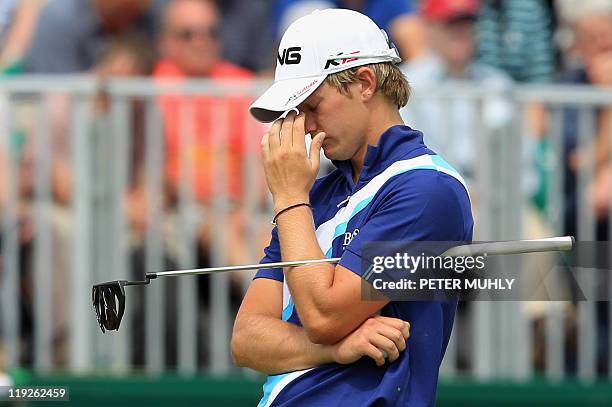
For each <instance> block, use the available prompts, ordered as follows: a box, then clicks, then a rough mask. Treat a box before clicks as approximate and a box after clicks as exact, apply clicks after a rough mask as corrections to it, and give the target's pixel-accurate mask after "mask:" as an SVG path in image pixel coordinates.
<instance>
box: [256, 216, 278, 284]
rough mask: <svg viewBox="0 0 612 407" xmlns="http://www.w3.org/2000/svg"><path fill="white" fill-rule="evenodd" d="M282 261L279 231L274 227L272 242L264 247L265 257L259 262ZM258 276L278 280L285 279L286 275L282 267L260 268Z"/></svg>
mask: <svg viewBox="0 0 612 407" xmlns="http://www.w3.org/2000/svg"><path fill="white" fill-rule="evenodd" d="M279 261H281V252H280V244H279V242H278V231H277V229H276V228H274V229H272V238H271V239H270V244H269V245H268V247H266V248H265V249H264V257H263V259H261V261H260V262H259V263H260V264H266V263H276V262H279ZM256 278H269V279H272V280H276V281H284V279H285V276H284V275H283V269H282V268H275V269H260V270H259V271H257V273H256V274H255V277H253V279H256Z"/></svg>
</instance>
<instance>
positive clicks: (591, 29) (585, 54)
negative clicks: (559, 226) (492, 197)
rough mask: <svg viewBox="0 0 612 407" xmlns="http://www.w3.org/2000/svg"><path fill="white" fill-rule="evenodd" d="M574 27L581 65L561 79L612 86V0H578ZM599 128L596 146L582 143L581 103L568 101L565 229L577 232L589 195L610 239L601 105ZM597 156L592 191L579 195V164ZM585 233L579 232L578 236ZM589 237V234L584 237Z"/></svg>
mask: <svg viewBox="0 0 612 407" xmlns="http://www.w3.org/2000/svg"><path fill="white" fill-rule="evenodd" d="M566 19H567V20H568V21H570V23H571V24H572V26H573V28H574V38H575V41H574V47H573V48H574V51H575V53H576V55H577V56H578V57H579V58H580V61H581V63H582V66H580V67H578V68H575V69H570V70H568V71H565V72H563V73H562V75H561V82H564V83H572V84H586V85H594V86H603V87H610V86H612V2H610V1H599V0H588V1H583V2H581V3H580V4H579V5H577V4H574V7H573V8H572V12H571V14H570V15H567V16H566ZM596 124H597V126H596V134H594V135H593V137H591V138H590V139H592V140H595V141H594V145H593V146H583V150H582V151H578V150H577V144H578V109H576V108H574V107H569V108H567V109H565V110H564V115H563V133H564V142H565V153H566V159H567V167H566V176H565V179H566V202H565V205H564V206H565V209H566V214H565V215H566V216H565V230H566V233H568V234H572V235H575V234H576V233H577V230H576V216H577V201H578V199H585V200H586V201H587V202H590V203H592V204H594V205H595V210H596V215H597V221H598V223H597V239H598V240H606V236H607V221H608V208H609V205H610V201H611V199H610V193H611V189H610V171H611V170H610V169H611V164H610V137H612V109H609V108H601V109H599V110H598V111H597V112H596ZM593 155H594V157H595V159H594V166H595V178H594V180H593V181H592V185H591V188H590V196H589V197H578V196H577V195H576V193H577V190H576V187H577V186H576V176H577V172H578V170H579V168H580V167H581V166H583V165H587V162H588V160H593ZM578 237H579V238H580V236H578ZM583 238H584V237H583Z"/></svg>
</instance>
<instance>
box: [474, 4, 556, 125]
mask: <svg viewBox="0 0 612 407" xmlns="http://www.w3.org/2000/svg"><path fill="white" fill-rule="evenodd" d="M551 20H552V16H551V11H550V9H549V8H548V6H547V4H546V2H544V1H542V0H484V1H483V3H482V8H481V12H480V16H479V19H478V24H477V32H478V35H477V38H478V59H479V61H480V62H482V63H485V64H487V65H489V66H493V67H495V68H498V69H501V70H503V71H504V72H506V73H507V74H508V75H510V76H511V77H512V79H513V80H514V81H516V82H519V83H549V82H551V81H552V79H553V73H554V69H555V53H554V48H553V42H552V21H551ZM527 115H528V117H527V120H528V125H529V130H530V132H531V134H532V135H533V136H542V135H544V134H546V131H547V130H546V129H547V118H546V112H545V109H544V106H543V105H541V104H537V103H534V104H531V105H529V106H528V110H527Z"/></svg>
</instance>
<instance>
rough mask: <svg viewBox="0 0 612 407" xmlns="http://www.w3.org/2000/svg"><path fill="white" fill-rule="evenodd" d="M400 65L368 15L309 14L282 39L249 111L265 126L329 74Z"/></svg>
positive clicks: (340, 12)
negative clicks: (266, 83)
mask: <svg viewBox="0 0 612 407" xmlns="http://www.w3.org/2000/svg"><path fill="white" fill-rule="evenodd" d="M401 61H402V60H401V58H400V57H399V53H398V52H397V48H395V46H394V45H393V43H391V41H389V37H388V36H387V33H385V31H384V30H381V29H380V28H379V27H378V26H377V25H376V23H374V21H372V20H371V19H370V18H369V17H367V16H365V15H363V14H361V13H358V12H356V11H353V10H344V9H327V10H315V11H314V12H312V13H311V14H308V15H307V16H304V17H302V18H299V19H298V20H296V21H295V22H294V23H293V24H291V25H290V26H289V28H288V29H287V31H286V32H285V34H284V35H283V38H282V39H281V42H280V45H279V47H278V58H277V62H276V73H275V75H274V84H272V86H271V87H270V88H269V89H268V90H267V91H266V92H265V93H264V94H263V95H261V97H260V98H259V99H257V100H256V101H255V103H253V104H252V105H251V107H250V108H249V111H250V112H251V114H252V115H253V117H255V119H257V120H259V121H260V122H264V123H269V122H272V121H274V120H276V119H278V118H279V117H280V116H281V115H282V114H283V112H286V111H287V110H291V109H293V108H295V107H296V106H298V105H299V104H300V103H302V102H303V101H304V100H306V98H308V96H310V94H312V93H313V92H314V91H315V90H316V89H317V88H318V87H319V86H320V85H321V84H322V83H323V81H324V80H325V78H326V77H327V75H329V74H332V73H336V72H340V71H344V70H346V69H349V68H353V67H355V66H361V65H367V64H374V63H379V62H393V63H396V64H397V63H399V62H401Z"/></svg>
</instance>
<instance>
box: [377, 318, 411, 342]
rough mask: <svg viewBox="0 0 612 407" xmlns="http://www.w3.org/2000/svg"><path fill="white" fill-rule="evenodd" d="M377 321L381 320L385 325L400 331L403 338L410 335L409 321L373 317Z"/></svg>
mask: <svg viewBox="0 0 612 407" xmlns="http://www.w3.org/2000/svg"><path fill="white" fill-rule="evenodd" d="M375 319H376V320H377V321H380V322H382V323H383V324H385V325H389V326H391V327H393V328H395V329H397V330H399V331H401V332H402V334H403V336H404V339H408V338H409V337H410V323H409V322H408V321H404V320H401V319H398V318H391V317H382V316H377V317H375Z"/></svg>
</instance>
